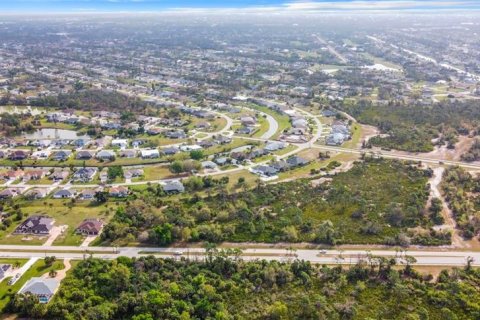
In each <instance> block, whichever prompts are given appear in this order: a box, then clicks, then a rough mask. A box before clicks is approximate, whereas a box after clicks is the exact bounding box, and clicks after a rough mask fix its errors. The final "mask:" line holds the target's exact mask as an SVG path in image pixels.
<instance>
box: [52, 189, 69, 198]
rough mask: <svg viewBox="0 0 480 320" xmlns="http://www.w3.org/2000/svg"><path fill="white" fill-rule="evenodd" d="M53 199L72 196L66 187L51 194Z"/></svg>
mask: <svg viewBox="0 0 480 320" xmlns="http://www.w3.org/2000/svg"><path fill="white" fill-rule="evenodd" d="M53 198H54V199H65V198H73V193H72V192H71V191H70V190H68V189H62V190H58V191H57V192H55V193H54V194H53Z"/></svg>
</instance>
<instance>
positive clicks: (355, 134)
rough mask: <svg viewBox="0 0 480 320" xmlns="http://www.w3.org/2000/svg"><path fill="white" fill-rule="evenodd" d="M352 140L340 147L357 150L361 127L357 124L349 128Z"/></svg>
mask: <svg viewBox="0 0 480 320" xmlns="http://www.w3.org/2000/svg"><path fill="white" fill-rule="evenodd" d="M351 133H352V139H350V140H349V141H347V142H345V143H344V144H343V145H342V147H344V148H357V147H358V143H359V142H360V138H361V137H362V126H361V125H359V124H358V123H354V124H353V125H352V127H351Z"/></svg>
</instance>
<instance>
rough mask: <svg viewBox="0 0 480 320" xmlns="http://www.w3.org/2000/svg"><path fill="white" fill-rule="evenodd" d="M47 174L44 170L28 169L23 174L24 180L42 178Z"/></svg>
mask: <svg viewBox="0 0 480 320" xmlns="http://www.w3.org/2000/svg"><path fill="white" fill-rule="evenodd" d="M45 174H46V172H45V171H44V170H27V171H25V174H24V175H23V181H30V180H40V179H42V178H43V177H45Z"/></svg>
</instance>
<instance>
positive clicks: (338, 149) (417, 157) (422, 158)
mask: <svg viewBox="0 0 480 320" xmlns="http://www.w3.org/2000/svg"><path fill="white" fill-rule="evenodd" d="M312 148H316V149H321V150H327V151H335V152H345V153H354V154H362V153H365V154H369V153H370V151H369V150H368V149H350V148H343V147H333V146H323V145H313V146H312ZM374 154H375V155H377V156H381V157H383V158H390V159H399V160H412V161H422V162H425V163H430V164H444V165H449V166H459V167H463V168H466V169H476V170H480V165H479V164H475V163H467V162H461V161H451V160H439V159H432V158H427V157H425V156H422V155H404V154H398V153H396V152H394V151H380V152H374Z"/></svg>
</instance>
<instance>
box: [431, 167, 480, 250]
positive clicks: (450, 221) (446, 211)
mask: <svg viewBox="0 0 480 320" xmlns="http://www.w3.org/2000/svg"><path fill="white" fill-rule="evenodd" d="M444 171H445V168H443V167H437V168H435V169H433V176H432V178H431V179H430V198H429V200H428V205H430V202H431V199H432V198H433V197H435V198H438V199H440V201H442V216H443V219H444V220H445V223H444V224H443V225H440V226H435V229H436V230H449V231H450V232H451V233H452V245H453V246H454V247H455V248H471V247H472V244H471V243H469V241H465V240H464V239H463V238H462V237H461V236H460V234H459V232H458V229H457V223H456V221H455V219H454V215H453V212H452V210H450V208H449V207H448V203H447V201H445V198H444V197H443V195H442V192H441V191H440V184H441V182H442V176H443V172H444Z"/></svg>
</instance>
